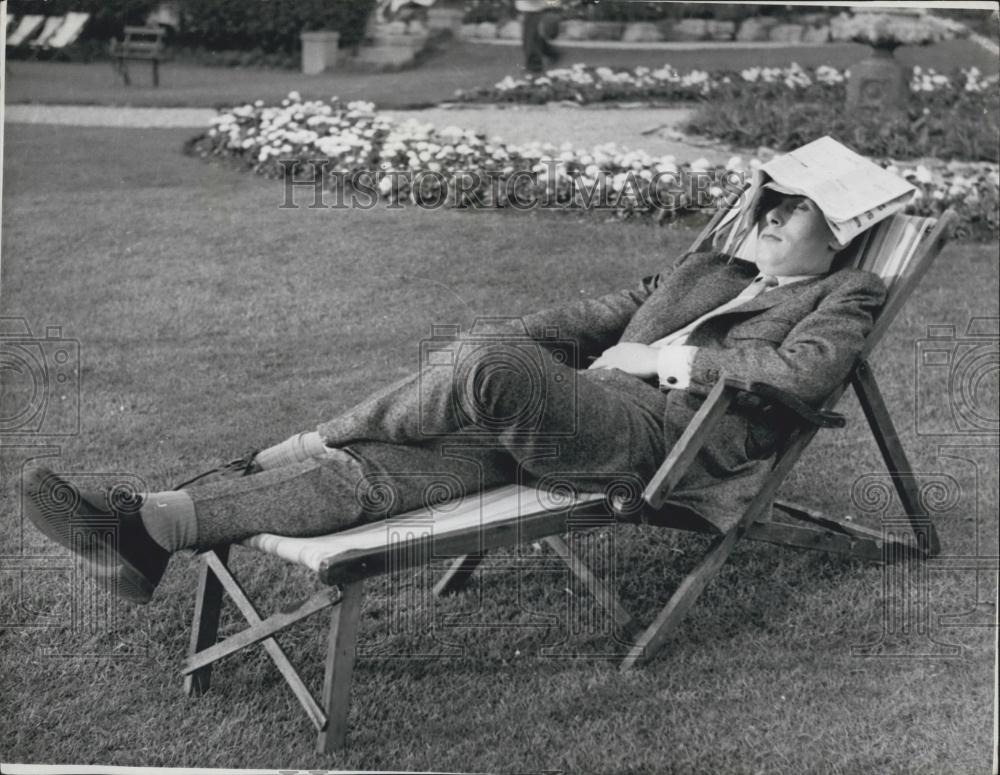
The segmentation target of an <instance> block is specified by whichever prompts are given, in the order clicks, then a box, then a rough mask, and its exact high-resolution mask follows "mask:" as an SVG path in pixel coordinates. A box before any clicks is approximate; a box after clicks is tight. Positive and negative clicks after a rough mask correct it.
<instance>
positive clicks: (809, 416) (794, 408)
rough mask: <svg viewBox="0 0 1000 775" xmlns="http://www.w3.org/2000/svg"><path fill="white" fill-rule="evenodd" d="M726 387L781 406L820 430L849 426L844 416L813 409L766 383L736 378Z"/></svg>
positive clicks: (826, 410) (786, 392) (729, 380)
mask: <svg viewBox="0 0 1000 775" xmlns="http://www.w3.org/2000/svg"><path fill="white" fill-rule="evenodd" d="M725 382H726V387H730V388H735V389H736V390H742V391H745V392H747V393H753V394H754V395H755V396H760V397H761V398H764V399H766V400H768V401H770V402H772V403H776V404H781V406H783V407H784V408H785V409H788V410H790V411H791V412H793V413H795V414H796V415H797V416H798V417H799V419H801V420H802V421H803V422H807V423H809V424H810V425H815V426H816V427H818V428H843V427H844V426H845V425H847V420H846V419H845V418H844V415H842V414H840V413H839V412H831V411H829V410H828V409H813V408H812V407H811V406H809V404H807V403H805V402H804V401H801V400H799V399H798V398H796V397H795V396H793V395H792V394H791V393H789V392H788V391H786V390H782V389H781V388H777V387H774V385H769V384H767V383H766V382H748V381H747V380H742V379H736V378H735V377H726V378H725Z"/></svg>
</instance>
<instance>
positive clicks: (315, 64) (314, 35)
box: [299, 30, 340, 75]
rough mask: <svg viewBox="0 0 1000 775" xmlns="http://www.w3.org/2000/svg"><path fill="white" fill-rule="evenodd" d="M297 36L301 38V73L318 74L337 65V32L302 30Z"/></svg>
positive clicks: (338, 40) (338, 38)
mask: <svg viewBox="0 0 1000 775" xmlns="http://www.w3.org/2000/svg"><path fill="white" fill-rule="evenodd" d="M299 37H300V38H301V39H302V73H303V75H319V74H320V73H323V72H326V71H327V70H332V69H333V68H334V67H336V66H337V57H338V47H339V45H340V33H339V32H330V31H327V30H322V31H316V32H303V33H302V34H301V35H300V36H299Z"/></svg>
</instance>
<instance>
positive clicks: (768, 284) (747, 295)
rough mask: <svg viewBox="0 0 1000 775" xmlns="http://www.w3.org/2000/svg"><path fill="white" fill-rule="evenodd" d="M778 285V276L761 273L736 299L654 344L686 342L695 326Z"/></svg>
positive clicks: (654, 345) (660, 345) (655, 345)
mask: <svg viewBox="0 0 1000 775" xmlns="http://www.w3.org/2000/svg"><path fill="white" fill-rule="evenodd" d="M777 287H778V278H777V277H774V276H773V275H765V274H759V275H757V276H756V277H755V278H754V279H753V281H752V282H751V283H750V284H749V285H748V286H747V287H746V288H744V289H743V290H742V291H741V292H740V294H739V296H737V297H736V298H734V299H730V300H729V301H727V302H726V303H725V304H723V305H721V306H719V307H716V308H715V309H713V310H711V311H710V312H706V313H705V314H704V315H702V316H701V317H700V318H698V319H697V320H693V321H691V322H690V323H688V324H687V325H686V326H684V328H682V329H680V330H678V331H674V333H672V334H668V335H667V336H665V337H663V338H662V339H659V340H657V341H655V342H653V344H652V346H653V347H663V346H665V345H676V344H684V343H685V342H686V341H687V338H688V335H689V334H690V333H691V332H692V331H694V329H695V328H697V327H698V326H700V325H701V324H702V323H704V322H705V321H706V320H708V319H709V318H714V317H716V316H718V315H722V314H723V313H725V312H729V310H731V309H735V308H736V307H739V306H741V305H743V304H746V303H747V302H748V301H750V299H752V298H754V297H756V296H760V295H761V294H762V293H766V292H767V291H769V290H771V289H772V288H777Z"/></svg>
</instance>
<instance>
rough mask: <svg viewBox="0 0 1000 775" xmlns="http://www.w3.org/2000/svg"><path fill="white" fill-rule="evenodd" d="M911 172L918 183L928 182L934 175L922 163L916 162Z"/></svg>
mask: <svg viewBox="0 0 1000 775" xmlns="http://www.w3.org/2000/svg"><path fill="white" fill-rule="evenodd" d="M913 174H914V176H915V177H916V179H917V182H918V183H930V182H931V181H932V180H934V176H933V175H931V171H930V170H929V169H927V168H926V167H925V166H924V165H923V164H918V165H917V167H916V169H914V170H913Z"/></svg>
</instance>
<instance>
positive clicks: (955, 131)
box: [685, 86, 1000, 161]
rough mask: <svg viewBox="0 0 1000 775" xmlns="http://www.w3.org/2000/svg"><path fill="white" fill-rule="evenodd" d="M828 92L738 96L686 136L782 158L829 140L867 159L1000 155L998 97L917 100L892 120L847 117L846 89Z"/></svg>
mask: <svg viewBox="0 0 1000 775" xmlns="http://www.w3.org/2000/svg"><path fill="white" fill-rule="evenodd" d="M828 88H829V89H830V91H831V92H832V94H831V98H830V99H827V100H809V101H804V100H802V98H801V96H800V95H796V94H794V93H791V92H788V91H782V90H781V89H774V90H773V91H772V92H771V93H770V94H768V95H767V96H766V98H762V95H761V94H759V93H757V92H756V91H754V92H753V93H746V92H742V93H741V91H740V90H737V89H733V90H732V91H731V93H729V94H726V95H722V94H716V95H713V98H712V99H711V100H710V101H706V102H704V103H702V104H701V105H700V106H699V107H698V109H697V110H696V111H695V114H694V116H693V117H692V118H691V120H690V121H689V122H688V124H687V126H686V127H685V130H686V131H688V132H691V133H693V134H702V135H706V136H709V137H713V138H717V139H719V140H722V141H724V142H728V143H732V144H734V145H738V146H740V147H744V148H755V147H758V146H761V145H763V146H767V147H769V148H774V149H776V150H779V151H786V150H791V149H793V148H796V147H798V146H799V145H802V144H803V143H804V142H808V141H809V140H812V139H814V138H816V137H820V136H822V135H825V134H829V135H833V136H835V137H839V138H841V140H842V141H843V142H845V143H847V144H849V145H851V147H853V148H854V149H855V150H856V151H857V152H858V153H861V154H864V155H866V156H876V157H890V158H894V159H916V158H922V157H936V158H939V159H946V160H947V159H964V160H967V161H996V159H997V157H998V155H1000V147H998V136H1000V125H998V121H997V118H998V114H1000V98H998V95H997V94H996V92H995V91H991V92H987V93H985V94H971V93H968V92H965V91H960V90H957V89H956V90H950V91H942V92H935V93H932V94H928V95H912V96H911V99H910V104H909V107H908V110H907V111H906V112H905V113H900V114H895V115H893V114H882V113H875V112H869V111H864V110H854V111H847V110H844V101H843V95H842V93H841V94H836V92H837V91H841V92H842V87H839V88H838V87H837V86H831V87H828Z"/></svg>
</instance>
